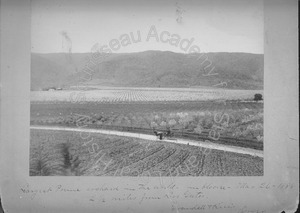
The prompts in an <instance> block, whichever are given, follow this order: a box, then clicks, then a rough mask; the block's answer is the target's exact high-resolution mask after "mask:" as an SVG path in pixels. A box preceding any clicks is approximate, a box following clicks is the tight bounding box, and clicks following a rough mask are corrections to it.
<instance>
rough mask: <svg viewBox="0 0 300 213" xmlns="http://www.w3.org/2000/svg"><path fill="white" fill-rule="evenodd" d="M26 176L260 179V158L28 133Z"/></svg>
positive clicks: (51, 132)
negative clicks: (228, 177) (27, 170)
mask: <svg viewBox="0 0 300 213" xmlns="http://www.w3.org/2000/svg"><path fill="white" fill-rule="evenodd" d="M30 143H31V144H30V175H31V176H79V175H86V176H262V175H263V159H262V158H260V157H253V156H250V155H243V154H237V153H231V152H224V151H219V150H212V149H203V148H201V147H195V146H190V145H183V144H173V143H166V142H163V141H150V140H149V141H148V140H143V139H138V138H129V137H120V136H112V135H104V134H96V133H91V134H87V133H84V134H82V133H80V132H72V131H63V132H61V131H54V130H36V129H32V130H31V142H30Z"/></svg>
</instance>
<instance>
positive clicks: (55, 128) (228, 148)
mask: <svg viewBox="0 0 300 213" xmlns="http://www.w3.org/2000/svg"><path fill="white" fill-rule="evenodd" d="M30 129H35V130H52V131H71V132H88V133H100V134H106V135H117V136H124V137H132V138H140V139H145V140H152V141H157V140H158V139H157V137H156V136H155V135H148V134H141V133H132V132H121V131H115V130H103V129H87V128H75V127H60V126H59V127H58V126H35V125H34V126H30ZM162 141H164V142H169V143H178V144H189V145H190V146H198V147H203V148H207V149H216V150H221V151H225V152H234V153H239V154H245V155H251V156H257V157H261V158H263V156H264V155H263V151H260V150H255V149H249V148H243V147H237V146H229V145H223V144H217V143H212V142H207V141H205V142H204V141H193V140H186V139H181V138H180V139H175V140H170V139H164V140H162Z"/></svg>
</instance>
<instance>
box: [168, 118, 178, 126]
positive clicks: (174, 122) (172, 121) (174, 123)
mask: <svg viewBox="0 0 300 213" xmlns="http://www.w3.org/2000/svg"><path fill="white" fill-rule="evenodd" d="M176 124H177V122H176V121H175V120H174V119H171V120H170V121H169V126H175V125H176Z"/></svg>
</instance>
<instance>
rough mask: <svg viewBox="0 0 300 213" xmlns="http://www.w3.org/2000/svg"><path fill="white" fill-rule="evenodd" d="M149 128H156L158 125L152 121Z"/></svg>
mask: <svg viewBox="0 0 300 213" xmlns="http://www.w3.org/2000/svg"><path fill="white" fill-rule="evenodd" d="M150 126H151V128H156V127H157V126H158V125H157V123H155V122H154V121H152V122H151V124H150Z"/></svg>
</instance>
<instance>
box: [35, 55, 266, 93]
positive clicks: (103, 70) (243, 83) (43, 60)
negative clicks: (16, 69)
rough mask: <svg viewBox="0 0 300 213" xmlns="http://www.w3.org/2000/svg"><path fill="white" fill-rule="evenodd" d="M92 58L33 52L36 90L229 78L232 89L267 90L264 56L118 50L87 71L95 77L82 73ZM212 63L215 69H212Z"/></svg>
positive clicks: (197, 82)
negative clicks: (264, 87) (78, 85)
mask: <svg viewBox="0 0 300 213" xmlns="http://www.w3.org/2000/svg"><path fill="white" fill-rule="evenodd" d="M89 56H91V54H89V53H75V54H72V55H66V54H64V53H49V54H38V53H33V54H32V59H31V65H32V67H31V89H32V90H40V89H41V88H43V87H45V86H70V85H77V84H78V83H79V82H82V81H84V83H85V84H97V85H104V86H140V87H197V86H213V85H216V84H219V83H221V82H226V83H227V88H232V89H263V55H262V54H250V53H207V54H205V55H203V56H202V57H201V58H200V59H199V60H197V59H198V58H199V56H200V54H194V55H191V54H181V53H174V52H168V51H166V52H164V51H145V52H139V53H120V54H116V53H113V54H110V55H109V56H108V57H106V58H105V60H103V61H102V63H100V64H98V65H96V66H94V67H92V71H88V72H90V73H91V74H92V75H91V76H89V75H88V74H87V73H85V72H83V68H84V66H85V65H86V64H87V63H88V61H87V58H88V57H89ZM206 57H207V59H208V60H210V61H211V62H212V65H211V66H210V67H207V68H205V67H206V66H207V65H208V63H209V62H208V61H206V62H205V63H203V61H204V60H205V58H206ZM201 63H202V64H201ZM212 67H215V68H214V69H213V70H212ZM211 70H212V71H211ZM210 71H211V73H210V75H208V74H209V72H210ZM83 78H85V79H86V80H82V79H83Z"/></svg>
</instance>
